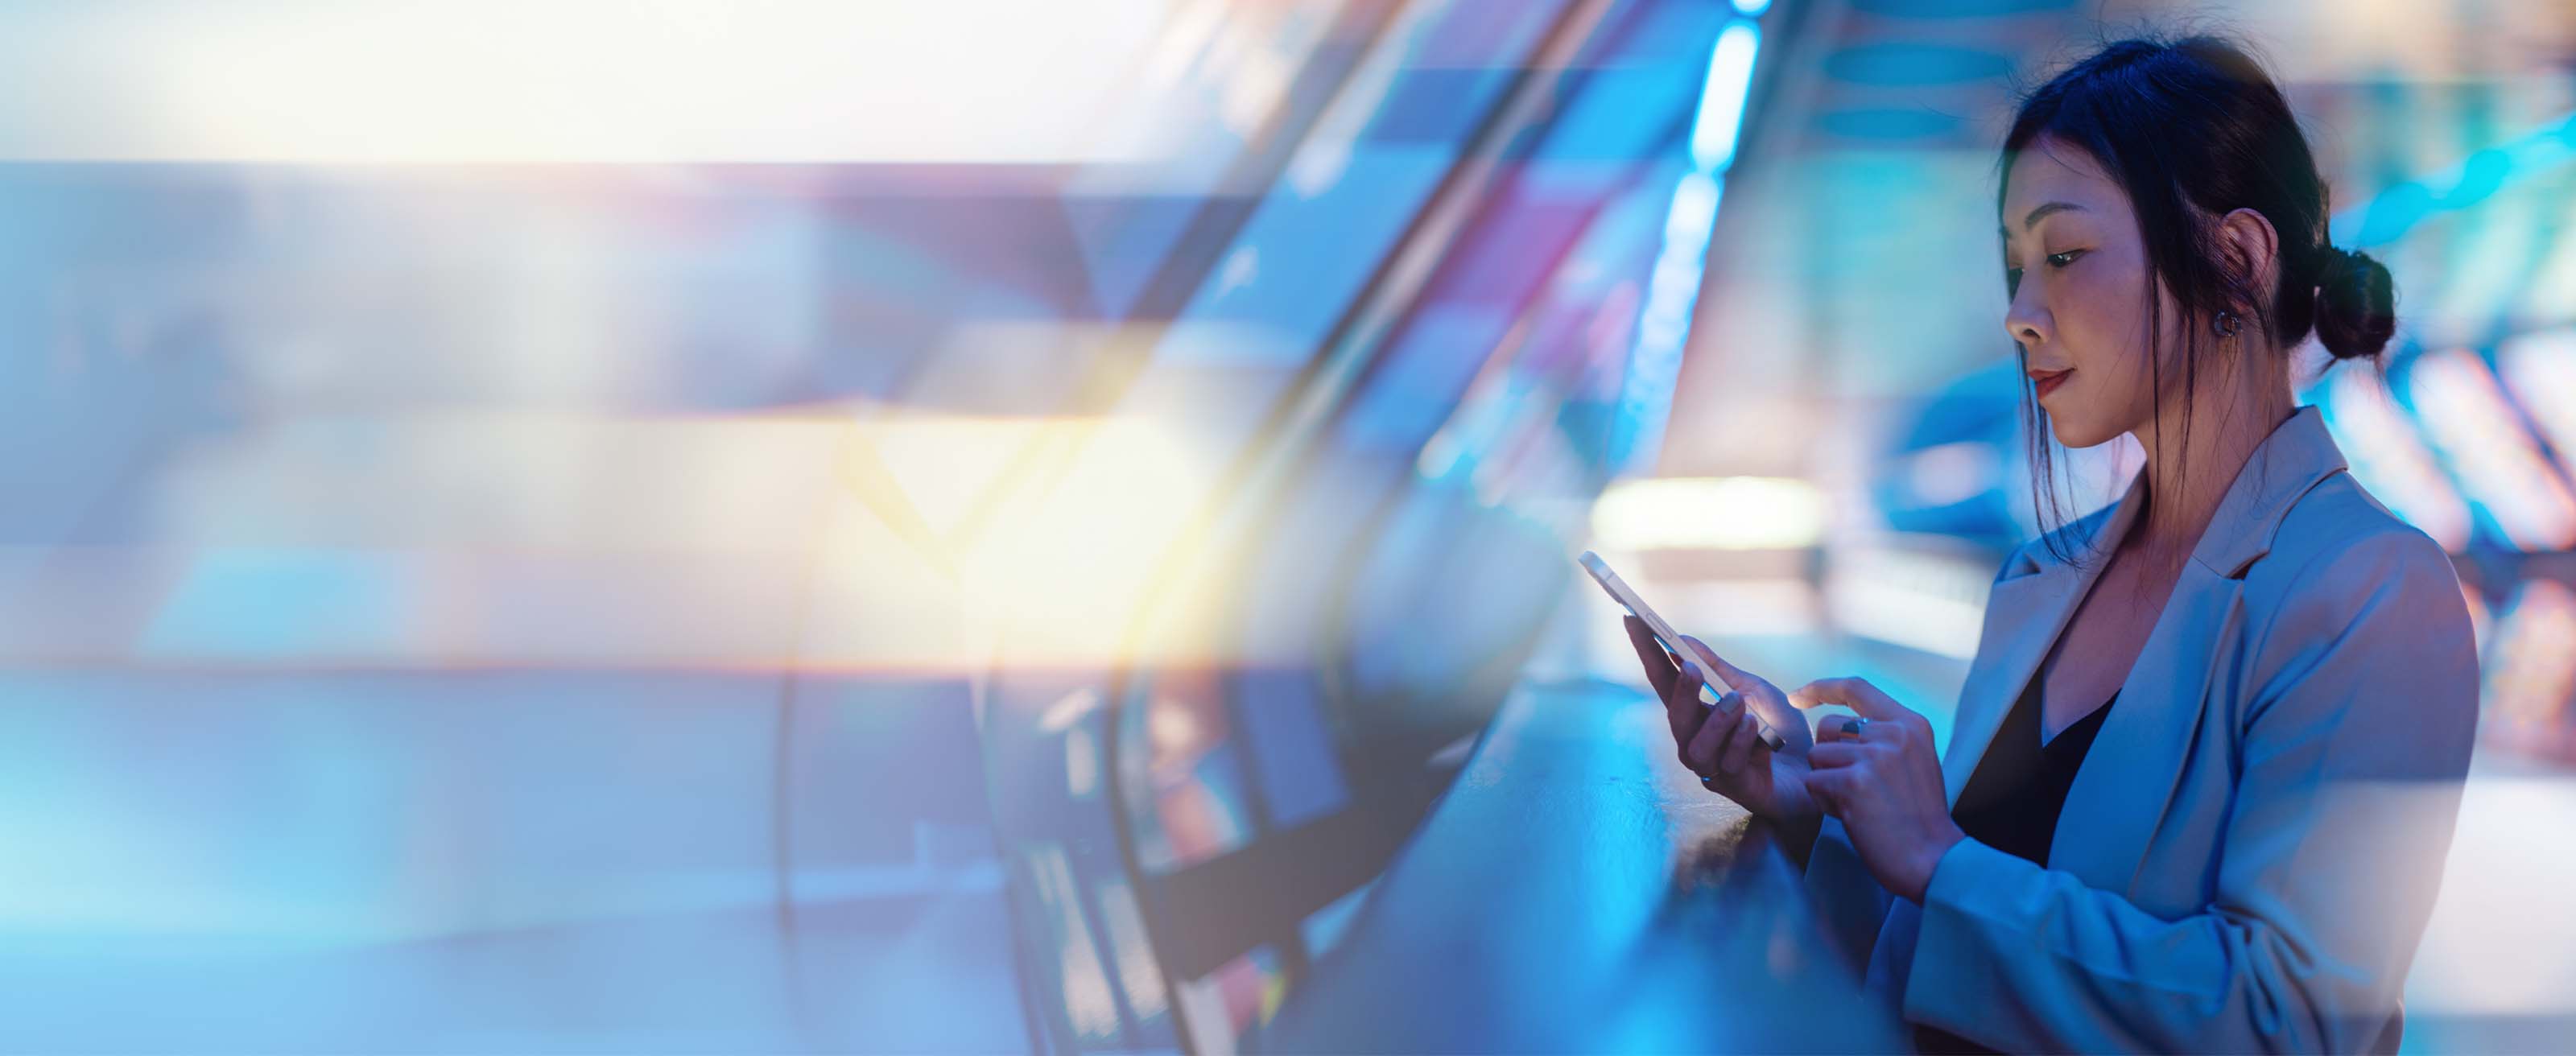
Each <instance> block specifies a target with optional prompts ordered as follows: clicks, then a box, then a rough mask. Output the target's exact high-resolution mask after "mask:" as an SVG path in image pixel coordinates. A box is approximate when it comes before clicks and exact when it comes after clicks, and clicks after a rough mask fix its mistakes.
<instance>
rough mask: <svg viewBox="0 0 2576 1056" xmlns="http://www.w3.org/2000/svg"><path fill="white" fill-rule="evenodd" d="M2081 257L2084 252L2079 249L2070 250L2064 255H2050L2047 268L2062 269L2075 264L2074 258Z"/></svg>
mask: <svg viewBox="0 0 2576 1056" xmlns="http://www.w3.org/2000/svg"><path fill="white" fill-rule="evenodd" d="M2083 255H2084V251H2083V250H2080V249H2070V250H2067V251H2066V252H2064V253H2051V254H2049V255H2048V266H2049V267H2052V268H2062V267H2065V266H2067V265H2069V264H2073V263H2075V258H2077V257H2081V256H2083Z"/></svg>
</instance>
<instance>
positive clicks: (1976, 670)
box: [1941, 480, 2144, 807]
mask: <svg viewBox="0 0 2576 1056" xmlns="http://www.w3.org/2000/svg"><path fill="white" fill-rule="evenodd" d="M2143 486H2144V485H2143V482H2142V480H2134V481H2131V482H2130V485H2129V490H2128V493H2127V494H2126V495H2125V496H2123V497H2122V498H2121V499H2120V501H2119V502H2118V503H2117V504H2115V505H2114V506H2113V507H2112V508H2111V509H2110V510H2109V512H2108V513H2106V514H2105V515H2104V517H2103V520H2102V527H2101V528H2100V529H2098V530H2097V531H2095V532H2094V533H2093V537H2092V538H2091V539H2090V540H2089V541H2085V542H2080V543H2079V544H2078V545H2081V546H2084V547H2085V548H2086V549H2087V551H2088V552H2089V553H2090V554H2091V555H2093V559H2092V560H2088V561H2086V562H2085V563H2084V564H2082V565H2069V564H2066V563H2064V562H2061V561H2057V560H2055V559H2054V558H2053V556H2051V555H2049V554H2048V553H2047V552H2046V551H2045V550H2044V549H2042V550H2038V551H2035V552H2034V551H2024V553H2025V554H2030V555H2032V559H2033V560H2035V561H2036V562H2037V563H2038V568H2037V569H2036V570H2033V571H2029V572H2025V573H2023V574H2021V575H2018V576H2009V577H2007V578H2005V579H2003V580H2002V581H2000V582H1997V583H1996V584H1995V588H1994V592H1993V594H1992V596H1991V597H1990V598H1989V599H1988V601H1987V603H1986V622H1985V630H1984V631H1983V634H1984V638H1983V640H1982V643H1981V644H1980V646H1979V648H1978V656H1979V662H1978V663H1977V664H1975V665H1974V666H1972V667H1971V668H1969V670H1968V678H1967V681H1966V682H1964V683H1962V684H1961V685H1960V687H1959V707H1958V710H1957V711H1956V712H1955V713H1954V714H1955V716H1956V719H1955V721H1954V722H1953V724H1952V726H1951V731H1950V746H1949V750H1948V751H1946V752H1944V753H1943V754H1942V757H1941V783H1942V786H1943V788H1944V789H1946V790H1947V791H1948V792H1949V796H1950V805H1951V806H1953V807H1956V806H1958V804H1959V791H1960V790H1961V789H1964V788H1966V787H1968V776H1969V775H1970V774H1973V773H1975V772H1976V770H1977V763H1978V762H1979V761H1980V760H1983V759H1984V758H1985V756H1986V748H1987V746H1988V745H1990V744H1992V743H1993V742H1994V739H1995V728H1996V727H1998V726H2000V725H2002V724H2003V721H2004V714H2005V713H2006V712H2009V711H2011V710H2012V706H2013V702H2014V701H2015V700H2017V699H2019V698H2020V696H2021V692H2022V689H2023V687H2025V686H2026V685H2028V684H2029V682H2030V676H2031V674H2032V673H2033V672H2036V671H2038V670H2039V662H2040V661H2041V660H2042V659H2045V658H2046V657H2047V656H2048V650H2049V647H2050V646H2051V645H2053V644H2055V643H2056V641H2057V635H2058V633H2059V632H2060V631H2062V630H2063V629H2064V628H2065V626H2066V621H2067V620H2068V619H2069V618H2071V617H2073V616H2074V615H2075V606H2076V602H2078V601H2080V600H2082V599H2083V597H2084V592H2085V591H2086V590H2087V589H2089V588H2091V587H2092V585H2093V580H2094V578H2095V577H2097V576H2099V575H2101V572H2102V564H2103V562H2102V561H2101V560H2100V558H2101V557H2102V556H2103V555H2107V554H2108V553H2109V552H2110V551H2111V549H2112V547H2114V546H2116V545H2117V544H2118V543H2119V541H2120V537H2121V535H2122V534H2124V533H2126V532H2127V531H2128V530H2129V522H2130V521H2131V520H2132V519H2133V518H2134V516H2135V514H2136V512H2137V508H2138V503H2137V498H2138V492H2139V491H2140V490H2141V489H2142V488H2143Z"/></svg>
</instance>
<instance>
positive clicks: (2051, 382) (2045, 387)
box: [2030, 367, 2075, 400]
mask: <svg viewBox="0 0 2576 1056" xmlns="http://www.w3.org/2000/svg"><path fill="white" fill-rule="evenodd" d="M2073 373H2075V368H2073V367H2068V368H2066V369H2065V370H2034V371H2031V372H2030V380H2031V386H2032V391H2033V393H2034V394H2035V395H2036V396H2037V397H2038V398H2039V399H2043V400H2045V399H2047V398H2048V394H2049V393H2051V392H2055V391H2056V390H2057V387H2058V386H2060V385H2063V384H2066V376H2067V375H2069V374H2073Z"/></svg>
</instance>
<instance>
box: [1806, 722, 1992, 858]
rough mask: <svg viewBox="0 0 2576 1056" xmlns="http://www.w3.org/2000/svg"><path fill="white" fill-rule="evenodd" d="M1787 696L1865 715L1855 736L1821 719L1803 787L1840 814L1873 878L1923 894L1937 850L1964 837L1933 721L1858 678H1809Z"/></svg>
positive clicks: (1940, 851)
mask: <svg viewBox="0 0 2576 1056" xmlns="http://www.w3.org/2000/svg"><path fill="white" fill-rule="evenodd" d="M1789 702H1790V703H1792V704H1795V705H1797V706H1799V707H1801V708H1813V707H1817V706H1820V705H1825V704H1840V705H1843V706H1845V707H1848V708H1850V709H1852V710H1853V711H1855V712H1858V713H1859V714H1860V716H1861V718H1862V719H1864V720H1867V721H1865V722H1863V723H1860V724H1859V732H1858V735H1857V736H1853V735H1852V734H1849V733H1845V732H1843V728H1844V727H1846V726H1849V725H1851V723H1850V721H1849V720H1848V719H1843V718H1829V719H1826V720H1825V721H1824V724H1823V725H1824V728H1823V729H1822V730H1819V731H1818V735H1817V737H1816V747H1815V749H1814V751H1813V752H1811V753H1810V754H1809V755H1808V756H1807V762H1808V764H1809V765H1810V766H1812V767H1813V768H1814V772H1813V773H1812V774H1810V775H1809V776H1808V778H1807V787H1808V789H1809V790H1810V791H1812V792H1814V793H1815V795H1816V798H1817V799H1818V800H1820V801H1821V803H1822V805H1823V807H1824V809H1825V813H1828V814H1831V815H1833V816H1835V817H1837V818H1841V819H1842V822H1843V828H1844V830H1845V831H1848V832H1849V833H1851V841H1852V849H1854V850H1856V851H1859V852H1860V860H1861V864H1863V865H1866V866H1868V867H1869V872H1870V875H1871V876H1873V877H1876V878H1877V879H1878V882H1879V885H1880V886H1882V887H1885V888H1887V889H1888V890H1889V891H1892V892H1895V893H1896V894H1897V895H1899V896H1902V897H1904V898H1909V899H1912V900H1914V901H1915V902H1917V903H1920V902H1922V901H1923V890H1924V889H1925V888H1927V887H1930V886H1931V884H1932V869H1933V867H1934V866H1936V865H1939V864H1940V863H1941V855H1942V854H1943V853H1945V852H1947V851H1949V849H1950V848H1951V846H1952V845H1954V844H1957V843H1958V842H1959V841H1960V840H1964V839H1967V838H1968V834H1967V833H1964V832H1961V831H1959V826H1958V823H1956V822H1954V821H1951V820H1950V797H1949V793H1948V791H1947V790H1946V789H1945V788H1944V787H1943V786H1942V783H1941V757H1940V756H1939V755H1937V754H1935V753H1934V752H1933V751H1932V724H1931V723H1928V722H1925V721H1923V716H1921V715H1917V714H1915V713H1914V712H1913V710H1912V709H1909V708H1907V707H1906V706H1905V705H1902V704H1899V703H1897V702H1896V701H1895V700H1894V699H1892V698H1890V697H1889V696H1888V695H1887V694H1885V693H1881V692H1879V690H1878V687H1876V686H1873V685H1870V684H1869V683H1868V682H1865V681H1863V680H1861V679H1857V678H1828V679H1821V680H1819V681H1815V682H1810V683H1808V684H1806V685H1804V686H1800V687H1798V690H1797V692H1794V693H1791V694H1789Z"/></svg>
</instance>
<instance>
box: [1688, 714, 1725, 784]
mask: <svg viewBox="0 0 2576 1056" xmlns="http://www.w3.org/2000/svg"><path fill="white" fill-rule="evenodd" d="M1736 726H1737V724H1736V723H1734V722H1732V721H1729V720H1728V719H1727V718H1726V717H1725V716H1723V715H1718V714H1716V713H1714V712H1712V713H1711V714H1710V715H1709V718H1708V721H1707V722H1704V723H1701V724H1700V727H1699V733H1698V734H1697V735H1696V736H1693V737H1692V738H1691V744H1690V750H1689V751H1688V752H1686V753H1684V754H1686V755H1687V756H1689V757H1690V762H1691V770H1692V771H1694V772H1697V773H1700V774H1704V775H1708V776H1712V777H1713V776H1716V775H1717V774H1719V773H1721V772H1722V771H1720V770H1719V769H1718V768H1717V761H1718V759H1719V758H1721V757H1722V756H1723V755H1724V754H1725V752H1726V746H1727V744H1728V743H1729V742H1731V741H1733V740H1734V739H1735V736H1736V732H1737V731H1736Z"/></svg>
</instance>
